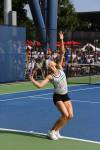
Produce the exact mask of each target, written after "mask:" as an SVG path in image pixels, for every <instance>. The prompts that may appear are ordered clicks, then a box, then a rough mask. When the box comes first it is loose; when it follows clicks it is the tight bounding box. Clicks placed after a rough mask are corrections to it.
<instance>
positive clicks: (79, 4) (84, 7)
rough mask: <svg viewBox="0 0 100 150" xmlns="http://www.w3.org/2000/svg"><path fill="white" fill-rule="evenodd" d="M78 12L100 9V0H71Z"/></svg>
mask: <svg viewBox="0 0 100 150" xmlns="http://www.w3.org/2000/svg"><path fill="white" fill-rule="evenodd" d="M70 1H71V2H72V3H73V4H74V7H75V9H76V11H77V12H84V11H86V12H87V11H100V0H70Z"/></svg>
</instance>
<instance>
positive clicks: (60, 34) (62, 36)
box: [59, 31, 64, 40]
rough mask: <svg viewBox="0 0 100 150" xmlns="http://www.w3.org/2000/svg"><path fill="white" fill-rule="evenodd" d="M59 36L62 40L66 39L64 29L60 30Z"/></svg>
mask: <svg viewBox="0 0 100 150" xmlns="http://www.w3.org/2000/svg"><path fill="white" fill-rule="evenodd" d="M59 38H60V40H63V39H64V34H63V32H62V31H60V32H59Z"/></svg>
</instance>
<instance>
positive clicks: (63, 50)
mask: <svg viewBox="0 0 100 150" xmlns="http://www.w3.org/2000/svg"><path fill="white" fill-rule="evenodd" d="M59 38H60V43H61V52H60V61H59V66H63V61H64V55H65V48H64V41H63V39H64V34H63V32H62V31H60V33H59Z"/></svg>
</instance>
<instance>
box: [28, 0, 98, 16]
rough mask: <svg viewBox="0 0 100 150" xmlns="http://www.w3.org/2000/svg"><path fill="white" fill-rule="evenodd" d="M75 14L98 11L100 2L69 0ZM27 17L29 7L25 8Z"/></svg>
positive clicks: (29, 14)
mask: <svg viewBox="0 0 100 150" xmlns="http://www.w3.org/2000/svg"><path fill="white" fill-rule="evenodd" d="M70 1H71V2H72V3H73V4H74V7H75V10H76V11H77V12H84V11H85V12H87V11H100V0H70ZM26 8H27V10H28V11H27V13H28V16H29V17H30V18H31V12H30V10H29V7H28V6H26Z"/></svg>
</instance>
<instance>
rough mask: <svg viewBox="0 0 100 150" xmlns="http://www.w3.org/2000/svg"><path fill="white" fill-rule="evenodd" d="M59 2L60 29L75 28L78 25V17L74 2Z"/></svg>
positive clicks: (64, 0) (68, 0) (60, 0)
mask: <svg viewBox="0 0 100 150" xmlns="http://www.w3.org/2000/svg"><path fill="white" fill-rule="evenodd" d="M58 2H59V3H58V29H59V28H62V29H63V30H65V29H70V30H74V29H75V28H76V27H77V26H78V18H77V15H76V13H75V8H74V6H73V4H72V3H71V2H70V0H59V1H58Z"/></svg>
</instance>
